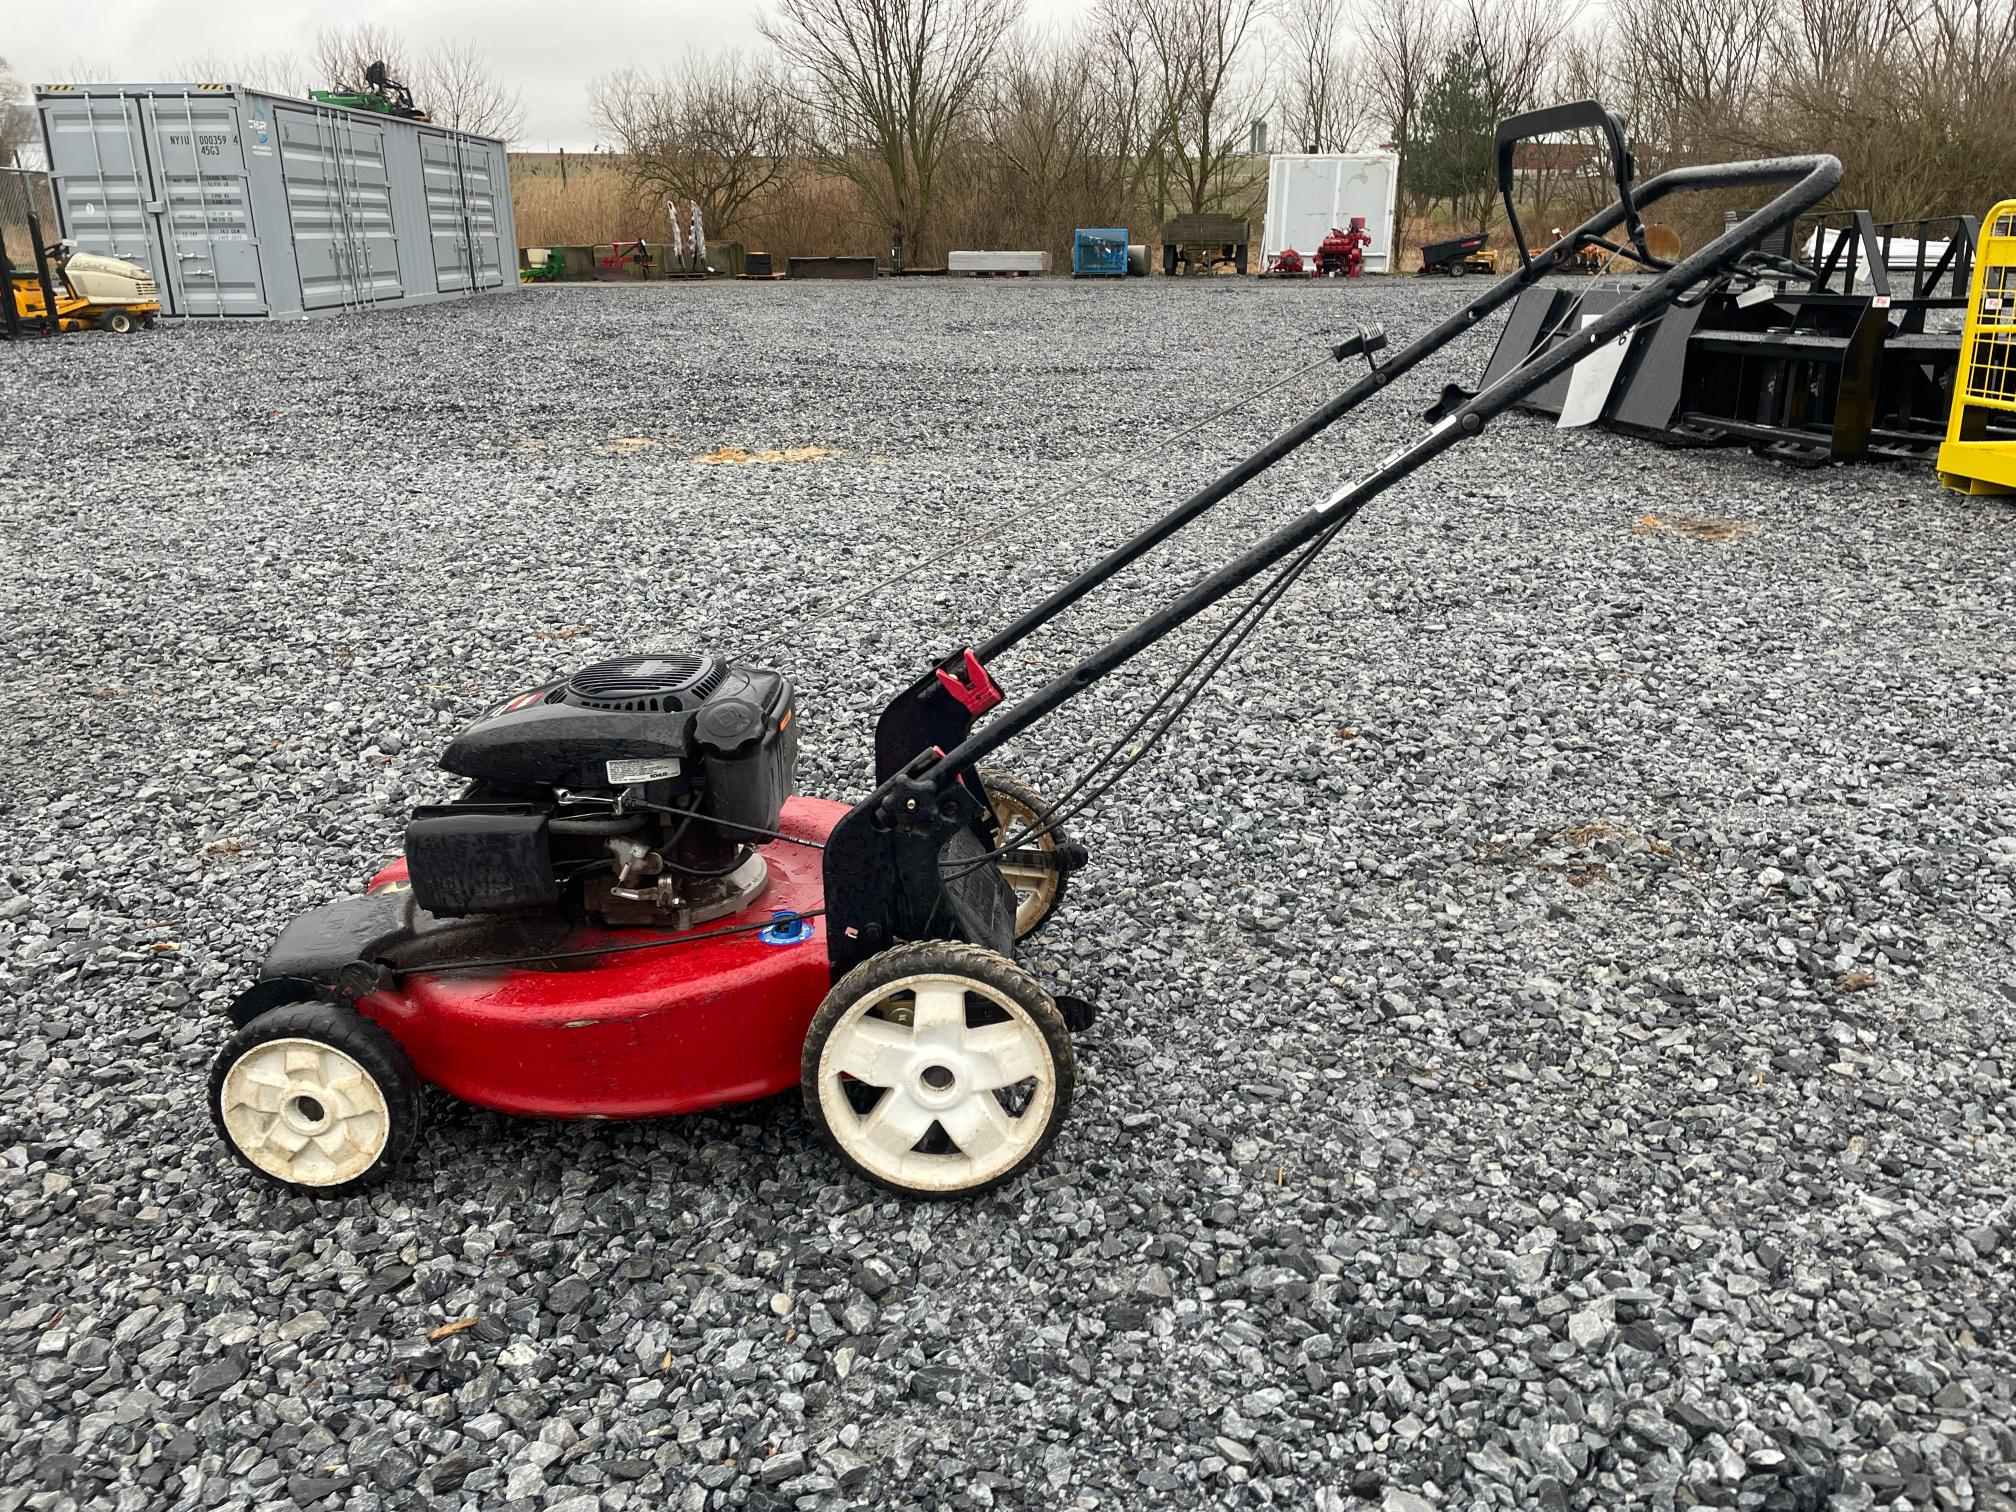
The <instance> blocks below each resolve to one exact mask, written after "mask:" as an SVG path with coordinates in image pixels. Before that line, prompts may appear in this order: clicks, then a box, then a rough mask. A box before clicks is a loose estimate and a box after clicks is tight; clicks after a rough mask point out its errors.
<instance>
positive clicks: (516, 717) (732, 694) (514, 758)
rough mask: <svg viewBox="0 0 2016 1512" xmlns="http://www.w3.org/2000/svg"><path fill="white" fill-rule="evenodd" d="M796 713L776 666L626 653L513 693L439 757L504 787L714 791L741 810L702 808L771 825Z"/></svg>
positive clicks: (793, 748) (787, 773)
mask: <svg viewBox="0 0 2016 1512" xmlns="http://www.w3.org/2000/svg"><path fill="white" fill-rule="evenodd" d="M792 715H793V709H792V692H791V684H790V682H789V681H788V680H787V679H786V678H785V677H784V676H783V674H782V673H778V672H771V671H767V670H765V669H763V668H760V667H747V666H741V665H738V664H736V663H732V662H728V661H725V660H723V659H722V658H721V657H718V656H709V655H703V654H700V653H696V652H690V651H668V652H660V653H653V654H649V655H644V656H626V657H619V658H617V659H616V660H614V661H606V662H598V663H596V664H595V665H594V666H592V667H587V668H584V669H583V670H581V671H579V672H577V673H575V674H574V675H573V676H572V677H570V678H568V679H567V681H565V682H562V683H554V684H551V685H549V686H547V687H543V688H536V689H534V690H533V691H532V692H529V693H522V694H520V695H519V696H518V697H516V698H513V699H511V700H510V701H509V702H507V703H506V704H504V705H503V707H502V708H500V709H498V710H497V712H496V713H494V714H492V715H490V716H489V717H488V718H487V719H483V720H479V721H478V722H477V723H476V724H474V725H472V726H470V727H469V728H468V729H467V730H465V731H464V732H463V733H462V734H461V735H460V736H458V737H457V738H456V739H455V740H454V742H453V743H451V744H450V745H449V747H448V749H447V750H446V751H445V752H444V753H442V757H441V765H442V767H443V769H444V770H446V771H450V772H454V773H456V774H457V775H458V776H463V777H471V778H474V779H476V780H477V781H480V782H484V783H487V784H490V785H492V786H494V787H498V788H507V789H519V788H542V789H543V788H562V787H564V788H569V789H574V790H585V791H599V790H605V789H610V788H622V787H629V786H634V785H637V784H640V783H646V782H649V783H653V784H657V783H665V784H668V786H666V787H661V788H658V789H657V790H656V791H657V792H658V793H661V794H665V795H668V796H670V797H677V796H679V795H682V794H685V793H688V792H691V791H693V790H694V789H695V788H696V787H705V788H709V789H717V790H719V791H718V793H717V797H718V798H719V799H720V800H721V801H722V803H723V804H724V805H725V807H726V808H730V809H734V810H737V812H733V813H729V812H722V811H721V810H719V809H716V808H715V805H714V804H712V803H710V804H709V805H708V807H709V809H710V811H713V812H716V813H717V814H718V816H719V817H721V818H734V819H739V820H742V821H744V822H747V823H752V824H760V825H763V826H764V827H766V828H768V827H774V825H775V823H776V812H777V810H778V809H780V808H781V807H782V806H783V802H784V798H785V796H786V795H787V793H788V792H789V790H790V786H791V777H792V773H793V771H794V770H795V768H796V765H797V749H798V735H797V731H796V730H795V729H793V728H792ZM751 768H756V769H760V770H750V769H751ZM779 779H781V781H780V780H779ZM751 810H761V811H762V813H764V814H767V815H768V816H769V817H767V818H766V817H757V816H756V814H755V813H754V812H752V811H751Z"/></svg>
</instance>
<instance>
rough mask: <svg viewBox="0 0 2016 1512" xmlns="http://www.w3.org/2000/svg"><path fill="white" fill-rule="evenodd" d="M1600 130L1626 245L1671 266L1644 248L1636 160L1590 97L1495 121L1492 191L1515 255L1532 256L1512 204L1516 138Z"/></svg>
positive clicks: (1617, 127)
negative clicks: (1634, 188)
mask: <svg viewBox="0 0 2016 1512" xmlns="http://www.w3.org/2000/svg"><path fill="white" fill-rule="evenodd" d="M1589 130H1595V131H1600V132H1602V133H1603V137H1604V140H1605V141H1606V142H1608V143H1609V146H1610V176H1611V178H1612V179H1613V180H1614V181H1615V183H1616V185H1617V203H1618V204H1619V205H1620V206H1621V207H1622V208H1623V211H1624V233H1625V235H1627V236H1629V237H1630V238H1631V249H1632V251H1633V252H1634V253H1635V254H1636V255H1637V257H1638V259H1639V261H1641V262H1642V263H1644V264H1645V265H1646V266H1647V267H1651V268H1665V267H1669V266H1671V264H1669V263H1666V262H1664V261H1662V260H1660V259H1658V258H1655V257H1653V256H1652V254H1651V253H1650V252H1648V251H1646V249H1645V227H1644V225H1643V224H1642V223H1641V222H1640V221H1639V219H1638V206H1637V204H1636V202H1635V201H1634V200H1633V199H1632V197H1631V181H1632V179H1634V178H1635V177H1637V164H1636V162H1635V160H1634V159H1633V158H1632V156H1631V149H1630V148H1629V147H1628V146H1626V145H1625V142H1624V123H1623V122H1622V121H1620V120H1618V119H1617V116H1616V114H1615V113H1614V112H1612V111H1609V110H1605V109H1604V108H1603V107H1602V106H1601V105H1600V104H1598V103H1597V102H1596V101H1594V100H1571V101H1569V102H1568V103H1567V104H1566V105H1549V106H1548V107H1547V108H1546V109H1544V110H1529V111H1527V112H1526V113H1525V114H1524V115H1516V116H1508V117H1506V118H1505V119H1504V120H1502V121H1500V122H1499V123H1498V196H1499V198H1500V199H1502V200H1504V201H1505V219H1506V220H1507V221H1508V222H1509V223H1510V224H1511V227H1512V240H1513V241H1514V242H1515V243H1516V244H1517V245H1518V248H1519V260H1520V261H1521V262H1522V263H1524V264H1526V265H1527V266H1528V267H1531V266H1532V264H1533V255H1532V253H1530V252H1529V251H1527V249H1526V232H1525V229H1524V228H1523V227H1522V226H1521V225H1520V224H1519V212H1518V210H1517V209H1516V208H1514V206H1513V204H1512V159H1513V156H1514V154H1515V153H1516V151H1517V150H1518V146H1519V144H1520V143H1521V142H1523V141H1525V140H1526V139H1527V138H1529V137H1541V136H1553V135H1554V134H1555V133H1556V132H1561V131H1589Z"/></svg>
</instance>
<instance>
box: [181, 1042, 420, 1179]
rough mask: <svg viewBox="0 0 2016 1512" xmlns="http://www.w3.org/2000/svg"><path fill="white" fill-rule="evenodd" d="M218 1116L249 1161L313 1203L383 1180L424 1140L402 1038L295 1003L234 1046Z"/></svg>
mask: <svg viewBox="0 0 2016 1512" xmlns="http://www.w3.org/2000/svg"><path fill="white" fill-rule="evenodd" d="M210 1117H211V1119H212V1121H213V1122H214V1123H215V1124H216V1126H217V1132H218V1133H219V1134H220V1135H222V1136H223V1138H224V1143H225V1144H227V1145H229V1146H230V1147H231V1153H232V1154H234V1155H236V1156H237V1157H238V1158H239V1159H240V1160H242V1161H244V1162H245V1164H246V1165H248V1166H250V1167H251V1168H252V1169H253V1170H255V1171H257V1172H258V1173H259V1174H260V1175H262V1176H264V1177H266V1178H267V1179H268V1180H270V1181H274V1182H277V1183H278V1184H279V1185H281V1186H284V1187H287V1188H289V1189H290V1190H292V1191H296V1192H303V1193H306V1194H307V1195H309V1196H313V1197H341V1196H346V1195H348V1194H349V1193H351V1192H357V1191H362V1190H363V1189H365V1188H366V1187H371V1186H375V1185H377V1184H378V1183H379V1182H380V1181H383V1180H384V1179H385V1177H386V1175H387V1174H388V1173H389V1172H390V1171H391V1169H392V1167H393V1166H395V1165H397V1164H398V1163H399V1161H400V1160H401V1159H402V1158H404V1156H405V1155H406V1152H407V1151H408V1150H410V1149H412V1148H413V1144H414V1141H415V1140H417V1139H418V1138H419V1137H420V1078H419V1076H418V1075H417V1074H416V1073H415V1071H414V1070H413V1063H412V1062H411V1061H410V1060H408V1059H407V1058H406V1052H405V1051H404V1050H402V1049H400V1048H399V1042H398V1041H397V1040H395V1039H393V1038H392V1036H391V1035H389V1034H387V1033H386V1032H385V1031H384V1030H383V1029H381V1028H379V1027H378V1025H376V1024H374V1023H372V1022H371V1021H370V1020H369V1019H367V1018H365V1017H364V1016H363V1015H362V1014H360V1013H358V1012H356V1011H355V1010H353V1009H350V1008H343V1007H339V1006H337V1005H336V1004H334V1003H319V1002H306V1003H289V1004H286V1005H285V1006H284V1007H280V1008H274V1009H271V1010H269V1011H267V1012H265V1013H262V1014H260V1015H259V1016H258V1017H257V1018H255V1019H254V1020H252V1022H251V1023H249V1024H247V1025H246V1026H245V1027H244V1028H242V1029H240V1030H239V1031H238V1032H237V1033H236V1034H234V1035H232V1036H231V1038H230V1039H229V1040H228V1041H226V1043H225V1045H224V1048H223V1050H221V1051H220V1052H219V1053H218V1056H217V1059H216V1060H215V1061H214V1062H213V1063H212V1064H211V1067H210Z"/></svg>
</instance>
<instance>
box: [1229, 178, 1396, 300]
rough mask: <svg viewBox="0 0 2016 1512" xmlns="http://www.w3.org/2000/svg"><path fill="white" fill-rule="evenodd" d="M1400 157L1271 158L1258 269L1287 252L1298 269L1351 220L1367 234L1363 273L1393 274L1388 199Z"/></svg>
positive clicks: (1392, 228)
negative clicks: (1359, 220) (1360, 220)
mask: <svg viewBox="0 0 2016 1512" xmlns="http://www.w3.org/2000/svg"><path fill="white" fill-rule="evenodd" d="M1399 178H1400V157H1399V154H1397V153H1392V152H1277V153H1275V154H1274V156H1273V157H1272V158H1270V159H1269V160H1268V163H1267V223H1266V226H1265V227H1264V228H1263V229H1262V231H1261V236H1260V256H1261V259H1262V261H1261V266H1262V267H1265V266H1266V259H1268V258H1271V257H1273V256H1274V254H1275V253H1277V252H1283V251H1286V250H1287V249H1288V248H1290V247H1293V248H1294V249H1295V250H1296V251H1297V252H1300V253H1301V254H1302V258H1303V262H1304V264H1305V265H1306V264H1308V263H1311V262H1313V261H1314V259H1315V256H1316V248H1317V247H1318V246H1319V245H1321V244H1322V241H1323V238H1324V237H1326V236H1328V235H1329V234H1330V233H1331V231H1333V230H1337V231H1342V230H1344V229H1345V228H1346V227H1348V226H1349V225H1350V224H1351V218H1352V217H1353V216H1355V215H1362V216H1364V217H1365V229H1366V230H1367V231H1369V232H1371V233H1372V242H1371V245H1369V246H1368V247H1366V249H1365V271H1366V272H1367V273H1390V272H1392V271H1393V231H1394V219H1393V193H1394V190H1395V188H1396V187H1397V186H1398V183H1399Z"/></svg>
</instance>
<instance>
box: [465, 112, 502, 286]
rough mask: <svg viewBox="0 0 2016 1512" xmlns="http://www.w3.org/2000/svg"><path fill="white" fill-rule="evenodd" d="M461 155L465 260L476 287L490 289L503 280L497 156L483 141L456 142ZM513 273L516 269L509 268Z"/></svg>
mask: <svg viewBox="0 0 2016 1512" xmlns="http://www.w3.org/2000/svg"><path fill="white" fill-rule="evenodd" d="M455 145H456V147H457V148H459V149H460V152H461V158H462V197H463V204H464V205H465V206H466V207H467V215H468V236H469V260H470V263H471V265H472V266H473V267H474V269H475V275H476V287H477V288H479V289H494V288H496V287H497V286H498V285H499V284H501V283H503V282H504V254H503V251H502V247H501V244H500V242H499V238H498V225H497V221H498V216H497V181H496V179H495V177H494V176H493V175H494V174H495V173H496V172H497V171H499V169H498V162H499V155H498V154H495V153H493V152H492V150H491V148H490V144H489V143H487V142H457V143H456V144H455ZM512 276H513V277H514V278H515V277H516V276H517V269H515V268H514V269H512Z"/></svg>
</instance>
